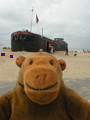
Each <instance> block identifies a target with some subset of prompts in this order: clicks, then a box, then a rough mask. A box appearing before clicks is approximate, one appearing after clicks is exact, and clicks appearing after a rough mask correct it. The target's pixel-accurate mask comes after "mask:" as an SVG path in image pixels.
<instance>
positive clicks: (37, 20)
mask: <svg viewBox="0 0 90 120" xmlns="http://www.w3.org/2000/svg"><path fill="white" fill-rule="evenodd" d="M38 22H39V19H38V16H37V15H36V23H38Z"/></svg>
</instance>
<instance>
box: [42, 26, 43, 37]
mask: <svg viewBox="0 0 90 120" xmlns="http://www.w3.org/2000/svg"><path fill="white" fill-rule="evenodd" d="M42 38H43V28H42Z"/></svg>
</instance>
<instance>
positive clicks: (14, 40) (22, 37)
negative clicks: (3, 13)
mask: <svg viewBox="0 0 90 120" xmlns="http://www.w3.org/2000/svg"><path fill="white" fill-rule="evenodd" d="M51 47H53V51H65V50H66V48H67V43H66V42H64V41H61V42H58V41H54V40H51V39H49V38H46V37H41V36H40V35H38V34H35V33H31V32H28V31H25V32H24V31H18V32H14V33H12V34H11V50H12V51H30V52H38V51H39V50H40V49H43V51H46V52H50V50H51Z"/></svg>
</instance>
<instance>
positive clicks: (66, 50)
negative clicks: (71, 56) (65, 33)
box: [65, 48, 68, 56]
mask: <svg viewBox="0 0 90 120" xmlns="http://www.w3.org/2000/svg"><path fill="white" fill-rule="evenodd" d="M65 55H67V56H68V48H66V54H65Z"/></svg>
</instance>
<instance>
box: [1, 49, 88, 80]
mask: <svg viewBox="0 0 90 120" xmlns="http://www.w3.org/2000/svg"><path fill="white" fill-rule="evenodd" d="M2 53H5V56H1V54H0V80H6V81H13V80H17V77H18V74H19V70H20V68H19V67H17V65H16V63H15V60H16V58H17V57H18V56H25V57H27V56H29V55H30V54H33V52H25V51H23V52H11V50H10V49H4V50H3V52H2ZM10 55H13V58H10ZM53 56H55V57H56V58H57V59H63V60H65V62H66V65H67V67H66V69H65V70H64V71H63V77H64V78H66V77H70V78H75V77H77V78H79V77H80V78H83V77H90V53H77V56H74V53H69V56H65V52H62V51H59V52H55V53H54V54H53Z"/></svg>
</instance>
